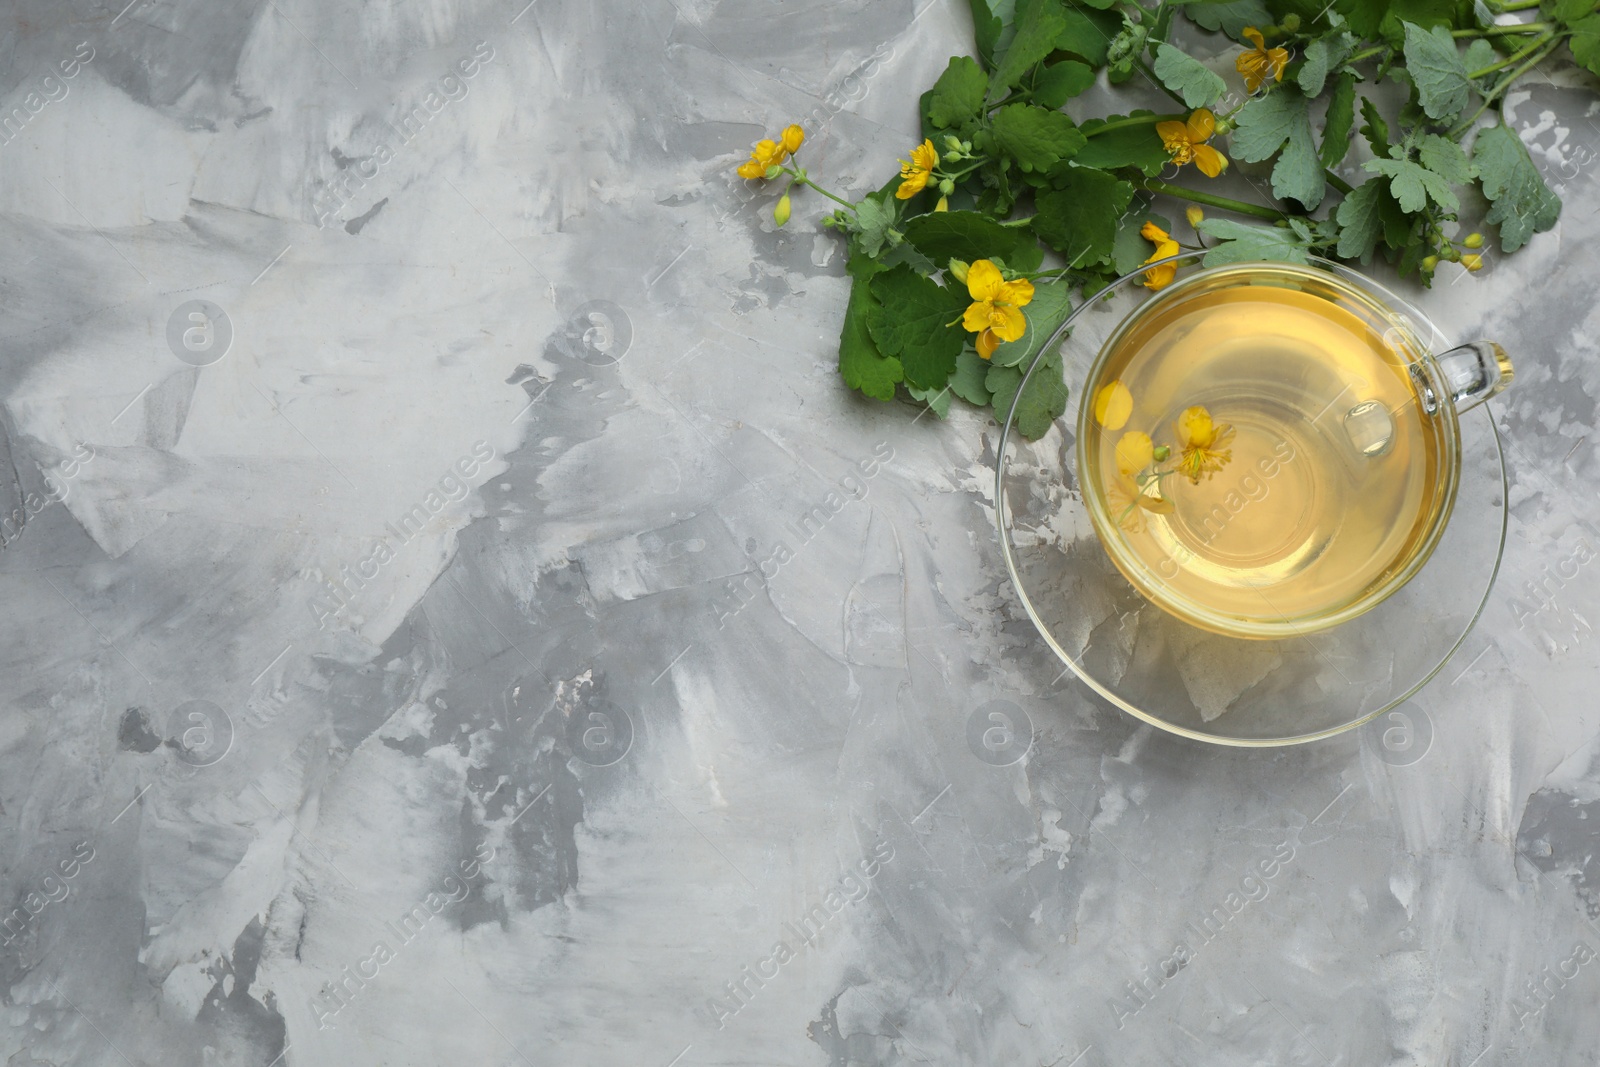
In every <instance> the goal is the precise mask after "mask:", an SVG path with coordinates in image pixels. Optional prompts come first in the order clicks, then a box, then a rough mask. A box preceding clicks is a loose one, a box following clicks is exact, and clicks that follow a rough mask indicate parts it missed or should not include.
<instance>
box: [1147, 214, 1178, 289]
mask: <svg viewBox="0 0 1600 1067" xmlns="http://www.w3.org/2000/svg"><path fill="white" fill-rule="evenodd" d="M1139 236H1140V237H1143V238H1144V239H1145V240H1146V241H1150V242H1153V243H1154V244H1155V246H1156V250H1155V252H1154V253H1153V254H1152V255H1151V256H1150V258H1149V259H1147V260H1145V262H1146V263H1154V262H1155V261H1156V260H1158V259H1166V258H1167V257H1168V256H1175V255H1177V254H1178V253H1179V252H1180V251H1182V249H1180V248H1179V247H1178V242H1176V241H1174V240H1173V239H1172V235H1171V234H1170V233H1168V232H1167V231H1166V230H1163V229H1162V228H1161V227H1160V226H1157V225H1156V224H1155V223H1153V222H1150V221H1148V220H1146V221H1145V224H1144V226H1143V227H1142V228H1141V229H1140V230H1139ZM1177 276H1178V265H1177V264H1176V263H1163V264H1162V265H1161V266H1159V267H1151V268H1150V269H1149V270H1147V271H1145V272H1144V281H1142V282H1140V283H1139V284H1140V285H1142V286H1144V287H1145V288H1146V289H1165V288H1166V287H1167V286H1169V285H1171V284H1172V279H1174V278H1176V277H1177Z"/></svg>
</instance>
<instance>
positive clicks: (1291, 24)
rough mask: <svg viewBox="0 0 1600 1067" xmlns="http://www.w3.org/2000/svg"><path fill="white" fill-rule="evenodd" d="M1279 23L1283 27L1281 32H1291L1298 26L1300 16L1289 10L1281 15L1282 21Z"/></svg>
mask: <svg viewBox="0 0 1600 1067" xmlns="http://www.w3.org/2000/svg"><path fill="white" fill-rule="evenodd" d="M1280 25H1281V26H1282V27H1283V32H1285V33H1293V32H1294V31H1296V30H1298V29H1299V28H1300V16H1299V15H1296V14H1295V13H1294V12H1293V11H1291V12H1289V13H1288V14H1287V15H1285V16H1283V22H1282V23H1280Z"/></svg>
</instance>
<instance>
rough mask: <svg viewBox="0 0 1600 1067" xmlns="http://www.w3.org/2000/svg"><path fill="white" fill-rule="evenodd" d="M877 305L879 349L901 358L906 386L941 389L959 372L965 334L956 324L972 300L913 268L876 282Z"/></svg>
mask: <svg viewBox="0 0 1600 1067" xmlns="http://www.w3.org/2000/svg"><path fill="white" fill-rule="evenodd" d="M870 284H871V286H872V295H873V297H874V305H873V307H872V309H871V311H870V312H869V313H868V315H867V330H868V331H869V332H870V333H871V334H872V340H873V342H874V343H875V344H876V345H877V346H878V351H879V352H881V353H883V354H884V355H886V356H899V357H900V365H901V367H902V368H903V373H904V376H905V381H906V384H907V385H914V386H916V387H917V388H919V389H942V388H943V387H944V383H945V382H946V381H948V380H949V378H950V372H951V371H953V370H955V369H956V355H957V354H958V353H959V352H960V351H961V346H962V345H963V344H965V343H966V334H965V333H964V332H963V331H962V329H961V327H960V325H959V324H957V325H954V326H952V325H951V322H952V320H955V319H958V318H960V317H961V312H962V311H963V310H964V309H965V308H966V306H967V304H968V303H970V301H968V300H967V298H966V294H965V293H955V292H952V291H951V290H949V289H946V288H944V287H943V286H941V285H939V284H938V283H936V282H935V281H934V280H933V279H931V278H924V277H923V276H922V275H920V274H918V273H917V272H916V271H914V270H912V269H911V268H910V267H896V268H895V269H894V270H891V271H887V272H885V273H883V274H879V275H877V276H876V277H875V278H873V279H872V281H871V283H870Z"/></svg>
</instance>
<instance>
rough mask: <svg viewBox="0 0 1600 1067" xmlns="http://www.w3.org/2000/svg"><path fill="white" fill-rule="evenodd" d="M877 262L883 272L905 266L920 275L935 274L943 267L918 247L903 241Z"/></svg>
mask: <svg viewBox="0 0 1600 1067" xmlns="http://www.w3.org/2000/svg"><path fill="white" fill-rule="evenodd" d="M876 262H877V264H878V266H879V267H880V268H882V269H883V270H888V269H889V268H890V267H898V266H900V265H901V264H905V265H906V266H908V267H910V268H911V269H912V270H914V271H916V272H917V273H918V274H933V273H934V272H935V271H937V270H938V269H939V268H940V267H941V266H943V264H942V263H935V262H934V261H933V260H931V259H929V258H928V257H927V256H925V255H923V254H922V252H921V251H920V250H919V249H918V248H917V246H916V245H914V244H912V243H911V242H910V241H901V242H900V243H899V244H897V245H894V246H892V247H890V248H889V249H888V251H886V252H884V253H883V255H881V256H879V257H878V258H877V261H876Z"/></svg>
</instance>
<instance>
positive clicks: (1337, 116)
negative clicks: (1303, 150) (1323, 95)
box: [1317, 74, 1356, 167]
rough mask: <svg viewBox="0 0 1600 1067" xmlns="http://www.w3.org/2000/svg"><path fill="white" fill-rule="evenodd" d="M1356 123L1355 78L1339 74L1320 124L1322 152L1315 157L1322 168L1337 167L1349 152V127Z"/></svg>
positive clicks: (1350, 75)
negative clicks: (1325, 113) (1325, 116)
mask: <svg viewBox="0 0 1600 1067" xmlns="http://www.w3.org/2000/svg"><path fill="white" fill-rule="evenodd" d="M1355 121H1356V76H1355V75H1354V74H1341V75H1339V78H1338V80H1336V81H1335V82H1334V83H1333V92H1332V93H1330V94H1329V96H1328V114H1327V118H1326V119H1325V120H1324V121H1323V124H1322V152H1321V153H1320V154H1319V156H1318V157H1317V158H1318V160H1319V161H1320V162H1321V163H1322V165H1323V166H1324V167H1333V166H1337V165H1338V163H1339V162H1340V161H1341V160H1343V159H1344V157H1345V153H1347V152H1349V151H1350V127H1351V126H1353V125H1355Z"/></svg>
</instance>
